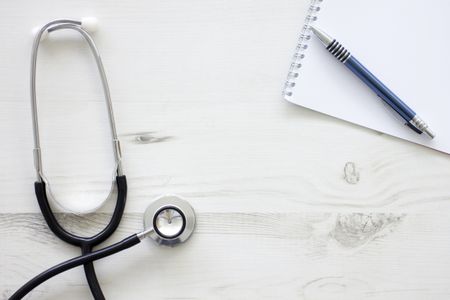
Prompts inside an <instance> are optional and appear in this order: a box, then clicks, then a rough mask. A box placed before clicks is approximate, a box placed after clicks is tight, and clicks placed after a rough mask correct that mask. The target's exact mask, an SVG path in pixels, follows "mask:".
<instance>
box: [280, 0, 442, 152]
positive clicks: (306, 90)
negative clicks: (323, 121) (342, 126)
mask: <svg viewBox="0 0 450 300" xmlns="http://www.w3.org/2000/svg"><path fill="white" fill-rule="evenodd" d="M318 3H319V4H320V11H318V12H317V20H316V21H314V22H313V24H314V26H316V27H318V28H320V29H322V30H323V31H325V32H326V33H328V34H329V35H331V36H332V37H333V38H335V39H336V40H337V41H339V42H340V43H341V44H342V45H343V46H344V47H346V49H347V50H349V51H350V52H351V53H352V55H353V56H354V57H355V58H357V59H358V60H359V61H360V62H361V63H362V64H363V65H364V66H365V67H366V68H368V69H369V70H370V71H371V72H372V73H373V74H374V75H375V76H377V77H378V78H379V79H380V80H381V81H382V82H383V83H384V84H385V85H386V86H387V87H388V88H389V89H391V90H392V91H393V92H394V93H395V94H396V95H397V96H399V97H400V99H402V100H403V101H404V102H405V103H406V104H407V105H408V106H409V107H411V108H412V109H413V110H414V111H415V112H416V113H417V114H418V115H419V116H420V117H421V118H422V119H423V120H424V121H425V122H427V123H428V125H429V126H430V128H431V130H433V131H434V132H435V134H436V137H435V138H434V139H433V140H431V139H430V138H428V137H427V136H426V135H425V134H421V135H419V134H417V133H415V132H414V131H412V130H411V129H409V128H408V127H407V126H405V125H404V123H405V122H404V120H400V119H399V117H398V116H397V115H395V113H393V112H392V110H391V109H390V108H388V107H386V105H385V104H384V102H383V101H382V100H381V99H380V98H378V97H377V96H376V95H375V93H374V92H373V91H372V90H370V88H369V87H367V86H366V85H365V84H364V83H363V82H362V81H360V80H359V79H358V78H357V77H356V76H355V75H354V74H353V73H352V72H351V71H350V70H348V69H347V68H346V67H345V66H344V65H343V64H342V63H340V62H339V61H338V60H337V59H336V58H335V57H333V56H332V55H331V54H330V53H328V52H327V50H326V49H325V47H324V46H323V45H322V44H321V43H320V41H319V40H318V39H317V38H316V37H315V36H314V35H313V34H312V33H310V32H309V33H310V34H311V38H310V39H309V40H307V41H306V42H305V43H306V44H307V45H308V48H307V49H306V50H305V51H304V52H302V53H303V54H304V58H303V59H301V61H300V62H301V67H300V68H299V69H298V70H297V71H296V73H298V77H297V78H295V79H294V80H293V82H294V84H295V85H294V86H293V87H290V88H289V91H290V93H289V94H288V95H285V98H286V100H288V101H290V102H293V103H295V104H298V105H301V106H304V107H308V108H310V109H313V110H316V111H319V112H322V113H325V114H328V115H332V116H335V117H338V118H340V119H344V120H347V121H350V122H353V123H356V124H360V125H362V126H365V127H368V128H372V129H375V130H377V131H380V132H384V133H387V134H390V135H393V136H396V137H400V138H403V139H406V140H409V141H412V142H415V143H419V144H422V145H425V146H428V147H431V148H434V149H437V150H440V151H443V152H446V153H450V117H449V115H450V99H449V93H448V92H449V87H450V52H449V49H450V1H448V0H433V1H424V0H420V1H418V0H410V1H406V0H397V1H391V0H364V1H361V0H323V1H321V2H318Z"/></svg>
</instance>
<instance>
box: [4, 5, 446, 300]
mask: <svg viewBox="0 0 450 300" xmlns="http://www.w3.org/2000/svg"><path fill="white" fill-rule="evenodd" d="M405 5H406V1H405ZM306 6H307V1H294V0H283V1H266V0H263V1H257V2H255V1H237V0H231V1H219V0H213V1H204V0H198V1H181V0H174V1H153V0H151V1H121V2H117V3H112V2H111V1H106V0H104V1H87V0H82V1H66V2H64V3H56V2H54V1H50V0H43V1H38V2H36V3H31V2H28V1H24V0H19V1H13V2H11V1H9V2H8V1H4V2H1V3H0V14H1V18H0V36H2V38H3V43H2V47H0V66H1V67H0V82H2V84H1V85H0V122H1V126H0V136H1V137H2V143H0V167H1V170H2V171H3V172H2V173H1V175H0V180H1V182H2V184H1V189H0V196H1V199H2V205H1V206H0V213H1V215H0V238H1V247H0V257H1V258H0V270H1V271H0V293H1V294H0V295H1V297H2V298H6V297H7V296H8V295H10V294H11V292H12V291H13V290H15V289H16V288H18V287H19V286H20V285H21V284H23V283H24V282H25V281H26V280H27V279H29V278H31V276H33V275H35V274H37V273H38V272H40V271H42V270H44V269H45V268H47V267H50V266H51V265H53V264H56V263H58V262H60V261H62V260H64V259H68V258H70V257H73V256H74V255H77V254H78V250H77V249H75V248H73V247H71V246H68V245H65V244H64V243H62V242H61V241H59V240H57V238H55V237H54V236H53V235H52V234H51V233H50V232H49V231H48V229H47V227H46V226H45V224H44V222H43V220H42V218H41V217H40V214H39V209H38V206H37V203H36V200H35V197H34V194H33V181H34V170H33V160H32V147H33V146H32V131H31V116H30V105H29V88H28V84H29V82H28V81H29V73H28V72H29V56H30V50H31V43H32V36H31V34H30V32H31V29H32V27H34V26H36V25H39V24H42V23H44V22H47V21H49V20H51V19H53V18H60V17H73V18H79V17H82V16H87V15H91V16H92V15H93V16H96V17H98V18H99V19H100V29H99V31H98V32H97V33H96V34H95V36H94V38H95V40H96V42H97V45H98V47H99V50H100V52H101V54H102V57H103V60H104V64H105V69H106V71H107V75H108V79H109V82H110V86H111V93H112V97H113V105H114V109H115V115H116V121H117V128H118V131H119V134H120V139H121V142H122V148H123V154H124V157H123V163H124V170H125V174H126V175H127V178H128V182H129V194H128V203H127V209H126V211H127V214H126V217H125V220H124V222H123V224H122V225H121V227H120V230H119V231H118V232H117V233H116V235H115V236H114V238H113V239H112V240H111V242H113V240H114V241H117V240H119V239H120V238H121V237H124V236H126V235H127V234H130V233H132V232H135V231H136V230H139V229H140V224H141V220H140V217H141V213H142V212H143V211H144V209H145V207H146V206H147V205H148V203H150V201H151V200H152V199H153V198H154V197H156V196H159V195H161V194H164V193H176V194H180V195H182V196H184V197H186V198H188V199H189V201H190V202H191V203H192V205H193V206H194V207H195V209H196V211H197V212H198V214H199V225H198V229H197V231H196V233H195V234H194V236H193V238H192V240H190V241H189V243H187V244H186V245H184V246H183V247H180V248H174V249H163V248H158V247H156V246H154V245H152V244H151V243H150V242H148V241H146V242H145V244H143V245H139V246H137V247H136V248H134V249H130V250H128V253H126V252H124V253H122V254H119V255H117V256H116V257H111V258H108V259H105V260H104V261H99V262H97V263H96V266H97V269H98V274H99V277H100V280H101V282H102V286H103V287H104V290H105V293H106V295H107V296H108V299H124V298H125V297H128V298H130V299H143V298H145V297H147V298H149V297H151V296H153V297H154V298H155V299H163V298H164V299H175V298H178V299H179V298H184V299H186V298H187V299H280V298H285V299H286V298H287V299H293V298H294V299H325V300H326V299H424V298H432V299H448V298H449V296H450V291H449V290H448V288H447V286H448V282H449V280H450V271H449V270H450V268H449V264H450V260H449V259H448V253H450V251H449V250H450V243H449V236H450V226H449V225H450V224H449V221H448V219H449V218H447V216H446V213H445V212H446V211H447V210H448V209H449V207H450V184H449V183H450V159H449V156H448V155H444V154H442V153H438V152H436V151H433V150H430V149H426V148H423V147H420V146H417V145H413V144H410V143H406V142H403V141H400V140H398V139H395V138H391V137H388V136H386V135H383V134H379V133H376V132H373V131H370V130H366V129H363V128H360V127H357V126H353V125H349V124H347V123H345V122H342V121H338V120H335V119H333V118H329V117H325V116H323V115H320V114H317V113H314V112H311V111H308V110H305V109H302V108H299V107H295V106H293V105H291V104H288V103H286V102H284V100H282V99H281V96H280V93H281V87H282V85H283V82H284V79H285V75H286V71H287V68H288V65H289V62H290V57H291V55H292V50H293V48H294V47H295V42H296V41H295V39H296V36H297V33H298V30H299V28H300V26H301V24H302V22H303V18H304V10H305V8H306ZM56 34H57V35H58V37H56V36H54V37H52V36H51V37H50V39H49V40H48V41H47V42H45V43H44V44H42V47H41V49H40V56H39V67H38V68H39V72H38V76H39V78H38V83H39V85H38V102H39V109H40V111H39V113H40V117H41V120H40V121H41V129H42V147H43V155H44V157H43V159H44V167H45V171H46V174H47V176H48V178H49V179H50V180H51V182H52V183H53V191H54V193H55V195H56V196H57V197H58V199H60V200H61V201H63V202H64V203H65V204H66V205H71V206H72V207H79V206H86V205H92V206H94V205H95V203H98V202H99V201H101V200H102V199H103V197H105V196H106V194H107V192H108V187H109V184H110V178H111V173H112V168H113V166H112V156H111V154H112V152H111V151H110V146H111V144H110V139H109V136H108V133H109V131H108V130H109V129H108V127H107V119H106V111H105V109H104V102H103V98H102V94H101V87H100V82H99V80H98V78H97V77H98V76H97V73H96V70H95V65H94V64H93V61H92V59H91V58H90V56H89V52H88V50H87V48H86V45H84V44H83V43H81V40H80V39H79V38H78V37H77V36H76V35H75V34H72V33H56ZM56 34H55V35H56ZM110 210H111V205H107V206H105V207H104V208H102V211H103V212H104V213H107V212H109V211H110ZM105 218H106V215H104V214H95V215H92V216H90V217H88V219H89V220H90V221H89V222H88V223H87V225H89V227H88V226H87V225H80V224H81V221H76V220H75V221H74V220H72V219H69V220H65V221H64V222H67V223H68V224H69V226H75V227H76V226H81V227H82V228H80V231H82V232H85V231H86V230H87V231H88V232H91V233H92V232H94V231H95V230H97V229H99V228H100V224H99V223H101V222H102V221H104V220H105ZM83 221H86V220H83ZM91 226H92V227H91ZM147 242H148V243H147ZM62 297H64V298H67V299H83V298H89V290H88V288H87V286H86V283H85V280H84V275H83V271H82V270H81V269H76V270H73V271H71V272H68V273H67V274H64V275H61V276H58V277H57V278H54V279H52V280H51V281H49V282H48V283H46V284H45V285H43V286H42V287H40V288H39V289H36V291H34V293H33V295H32V296H31V297H30V299H41V298H45V299H61V298H62Z"/></svg>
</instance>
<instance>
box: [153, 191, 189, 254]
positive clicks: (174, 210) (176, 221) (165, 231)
mask: <svg viewBox="0 0 450 300" xmlns="http://www.w3.org/2000/svg"><path fill="white" fill-rule="evenodd" d="M194 228H195V212H194V209H193V208H192V206H191V205H190V204H189V203H188V202H187V201H186V200H184V199H183V198H181V197H179V196H176V195H165V196H161V197H158V198H157V199H155V200H154V201H153V202H152V203H151V204H150V205H149V206H148V207H147V209H146V210H145V213H144V229H145V231H147V232H148V236H149V237H151V238H152V239H153V240H154V241H155V242H157V243H158V244H160V245H165V246H172V247H173V246H176V245H178V244H180V243H184V242H185V241H187V240H188V239H189V238H190V236H191V235H192V233H193V232H194Z"/></svg>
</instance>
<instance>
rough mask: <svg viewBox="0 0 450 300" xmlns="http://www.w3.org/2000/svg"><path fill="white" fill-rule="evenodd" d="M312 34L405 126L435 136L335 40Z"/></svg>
mask: <svg viewBox="0 0 450 300" xmlns="http://www.w3.org/2000/svg"><path fill="white" fill-rule="evenodd" d="M311 30H312V32H313V33H314V34H315V35H316V36H317V37H318V38H319V40H320V41H321V42H322V44H324V46H325V47H326V48H327V50H328V51H329V52H330V53H331V54H333V55H334V56H335V57H336V58H337V59H338V60H339V61H340V62H342V63H343V64H344V65H345V66H346V67H347V68H349V69H350V71H352V72H353V73H354V74H355V75H356V76H358V77H359V79H361V80H362V81H363V82H364V83H365V84H366V85H367V86H368V87H370V89H371V90H372V91H374V92H375V93H376V94H377V95H378V96H379V97H380V98H381V99H382V100H383V101H384V102H386V104H388V105H389V106H390V107H391V108H392V109H393V110H394V111H395V112H397V113H398V114H399V115H400V116H401V117H402V118H403V119H404V120H405V121H406V125H408V127H410V128H411V129H412V130H414V131H415V132H417V133H419V134H421V133H423V132H425V133H426V134H427V135H428V136H429V137H430V138H434V137H435V134H434V133H433V132H432V131H431V130H430V128H429V127H428V125H427V123H425V122H424V121H423V120H422V119H421V118H420V117H419V116H418V115H417V114H416V113H415V112H414V111H413V110H412V109H411V108H410V107H409V106H408V105H406V104H405V103H404V102H403V101H402V100H400V98H399V97H397V96H396V95H395V94H394V93H393V92H392V91H391V90H390V89H388V88H387V87H386V86H385V85H384V84H383V83H382V82H381V81H380V80H379V79H378V78H376V77H375V75H373V74H372V73H370V71H369V70H367V69H366V68H365V67H364V66H363V65H362V64H361V63H360V62H359V61H358V60H357V59H356V58H354V57H353V56H352V55H351V54H350V52H349V51H347V50H346V49H345V48H344V47H343V46H342V45H341V44H340V43H339V42H338V41H336V39H333V38H332V37H330V36H329V35H328V34H326V33H325V32H323V31H322V30H320V29H318V28H316V27H312V26H311Z"/></svg>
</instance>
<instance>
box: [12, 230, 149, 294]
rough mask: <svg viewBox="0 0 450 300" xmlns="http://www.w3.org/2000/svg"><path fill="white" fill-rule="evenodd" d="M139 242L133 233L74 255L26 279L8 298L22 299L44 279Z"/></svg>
mask: <svg viewBox="0 0 450 300" xmlns="http://www.w3.org/2000/svg"><path fill="white" fill-rule="evenodd" d="M140 242H141V240H140V239H139V238H138V236H137V235H136V234H133V235H131V236H129V237H127V238H125V239H123V240H122V241H120V242H118V243H115V244H113V245H111V246H108V247H106V248H103V249H99V250H96V251H94V252H91V253H88V254H85V255H81V256H78V257H74V258H72V259H69V260H67V261H65V262H62V263H60V264H58V265H56V266H54V267H51V268H50V269H48V270H46V271H44V272H42V273H41V274H39V275H37V276H36V277H34V278H33V279H31V280H30V281H28V282H27V283H26V284H24V285H23V286H22V287H21V288H20V289H18V290H17V291H16V292H15V293H14V294H13V295H12V296H11V297H10V298H9V300H17V299H22V298H23V297H25V296H26V295H27V294H28V293H29V292H30V291H31V290H33V289H34V288H35V287H37V286H38V285H40V284H41V283H43V282H45V281H46V280H48V279H50V278H52V277H53V276H56V275H58V274H60V273H62V272H65V271H67V270H70V269H73V268H75V267H78V266H81V265H83V264H86V263H89V262H93V261H94V260H98V259H101V258H104V257H106V256H109V255H112V254H114V253H117V252H120V251H122V250H125V249H128V248H130V247H132V246H134V245H136V244H139V243H140Z"/></svg>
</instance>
